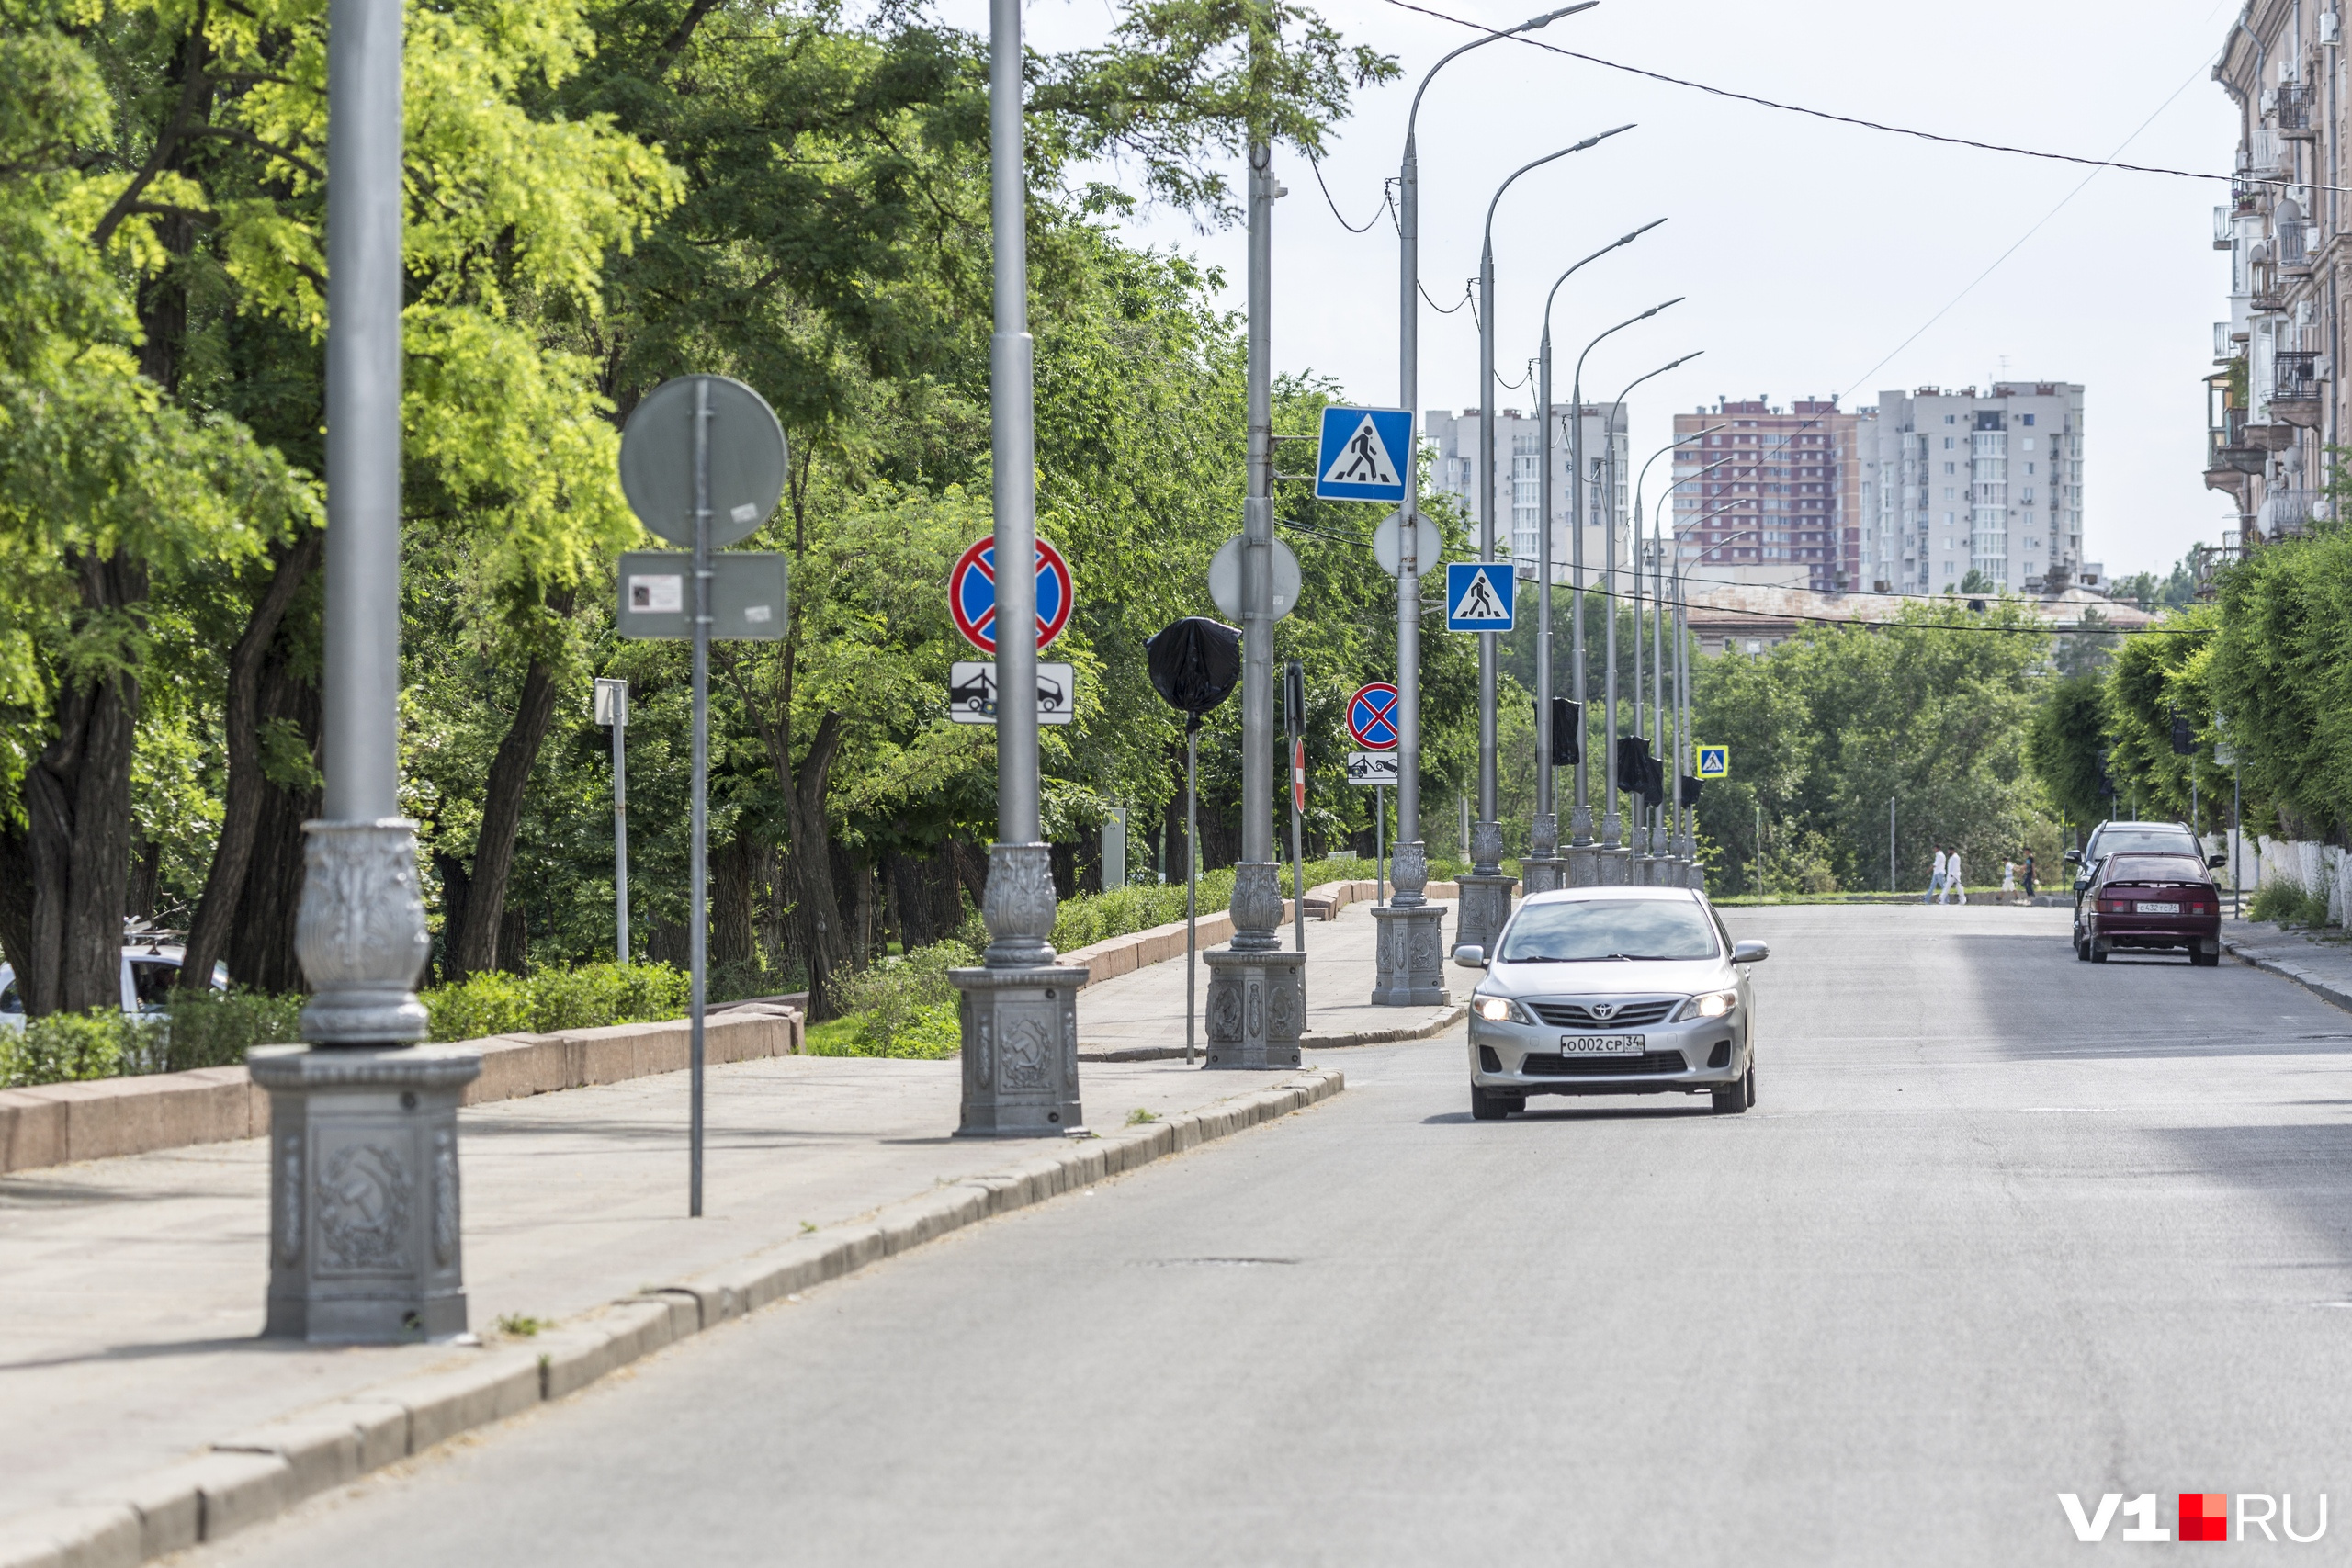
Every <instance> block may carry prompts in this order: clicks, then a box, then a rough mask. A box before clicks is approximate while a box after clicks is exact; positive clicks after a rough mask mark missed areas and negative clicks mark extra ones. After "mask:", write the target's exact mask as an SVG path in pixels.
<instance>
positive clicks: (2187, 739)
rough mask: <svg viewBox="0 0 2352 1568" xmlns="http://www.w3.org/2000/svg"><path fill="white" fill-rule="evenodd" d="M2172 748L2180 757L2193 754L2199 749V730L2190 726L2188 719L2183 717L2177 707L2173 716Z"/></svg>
mask: <svg viewBox="0 0 2352 1568" xmlns="http://www.w3.org/2000/svg"><path fill="white" fill-rule="evenodd" d="M2172 749H2173V754H2174V755H2175V756H2178V757H2188V756H2193V755H2195V754H2196V751H2197V732H2196V731H2195V730H2194V729H2192V728H2189V723H2188V719H2186V718H2184V717H2182V716H2181V715H2180V713H2179V711H2178V710H2177V709H2176V710H2174V713H2173V716H2172Z"/></svg>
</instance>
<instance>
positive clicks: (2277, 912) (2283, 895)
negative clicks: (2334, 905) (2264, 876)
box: [2246, 879, 2327, 926]
mask: <svg viewBox="0 0 2352 1568" xmlns="http://www.w3.org/2000/svg"><path fill="white" fill-rule="evenodd" d="M2246 918H2247V919H2253V920H2276V921H2277V922H2278V923H2279V924H2280V925H2287V926H2324V925H2325V924H2327V895H2326V894H2324V893H2306V892H2304V891H2303V890H2302V889H2301V887H2298V886H2295V885H2294V884H2293V883H2291V882H2288V881H2285V880H2284V879H2281V880H2278V881H2274V882H2266V883H2264V884H2263V885H2262V886H2260V887H2257V888H2256V889H2255V892H2254V902H2253V904H2252V905H2251V906H2250V907H2249V908H2247V910H2246Z"/></svg>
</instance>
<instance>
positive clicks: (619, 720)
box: [594, 675, 629, 964]
mask: <svg viewBox="0 0 2352 1568" xmlns="http://www.w3.org/2000/svg"><path fill="white" fill-rule="evenodd" d="M594 711H595V715H596V722H597V723H598V724H601V725H605V726H607V727H609V728H611V730H612V732H613V957H614V960H615V961H616V963H620V964H627V963H628V945H629V944H628V681H626V680H624V679H622V678H620V677H618V676H612V675H599V676H598V677H596V706H595V710H594Z"/></svg>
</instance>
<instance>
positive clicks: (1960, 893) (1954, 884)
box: [1943, 850, 1968, 904]
mask: <svg viewBox="0 0 2352 1568" xmlns="http://www.w3.org/2000/svg"><path fill="white" fill-rule="evenodd" d="M1943 901H1944V902H1945V903H1954V902H1957V903H1962V904H1965V903H1967V902H1968V889H1967V888H1965V887H1962V886H1961V885H1960V852H1959V851H1958V850H1954V851H1952V852H1951V854H1950V855H1949V856H1948V857H1946V858H1945V861H1944V897H1943Z"/></svg>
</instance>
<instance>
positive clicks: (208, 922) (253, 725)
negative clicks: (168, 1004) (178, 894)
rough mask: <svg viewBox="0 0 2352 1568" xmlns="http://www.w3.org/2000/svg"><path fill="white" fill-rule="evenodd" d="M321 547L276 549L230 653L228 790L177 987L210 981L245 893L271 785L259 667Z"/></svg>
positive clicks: (304, 540) (305, 538)
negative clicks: (264, 755)
mask: <svg viewBox="0 0 2352 1568" xmlns="http://www.w3.org/2000/svg"><path fill="white" fill-rule="evenodd" d="M325 541H326V532H325V530H324V529H321V528H311V529H308V530H306V531H305V532H304V533H303V535H302V536H301V537H300V538H299V539H296V540H295V541H294V542H293V543H292V544H290V545H288V546H286V547H283V548H282V549H280V550H279V551H278V553H277V570H276V571H275V572H273V573H271V575H270V580H269V586H268V587H267V588H266V589H264V590H263V591H262V595H261V598H260V599H259V600H258V601H257V602H256V603H255V604H254V609H253V614H252V615H251V616H249V617H248V618H247V620H246V622H245V630H244V635H243V636H242V637H238V638H237V644H236V646H235V647H234V648H232V649H230V650H229V682H228V693H227V701H226V703H225V704H224V710H225V711H224V712H223V715H222V719H221V728H222V730H223V731H224V735H225V739H226V740H227V747H226V750H227V751H228V757H229V777H228V785H227V789H226V792H225V799H224V801H223V803H222V810H221V814H220V841H219V843H218V844H217V846H216V847H215V848H214V849H213V852H212V868H211V870H210V871H209V872H208V873H207V874H205V878H204V895H203V897H201V898H199V899H198V901H197V906H196V918H195V919H192V920H190V921H189V922H188V930H187V960H186V961H185V962H184V963H183V964H181V965H180V984H182V985H185V986H192V987H202V986H203V985H204V984H205V983H206V982H205V981H204V980H203V979H202V978H200V976H209V975H210V974H211V973H212V965H213V963H214V961H215V960H217V959H218V958H220V955H221V954H222V953H226V952H227V951H228V949H229V932H230V930H231V928H232V926H233V925H234V924H235V922H236V919H237V907H238V904H239V902H240V899H241V896H242V895H243V892H244V888H245V868H246V867H247V866H248V865H249V864H251V863H252V861H253V853H254V834H255V833H256V832H257V831H258V830H259V829H260V826H261V808H262V792H263V791H264V790H265V789H266V788H267V787H268V784H269V781H268V780H267V779H266V778H265V777H263V776H262V771H261V671H262V661H263V660H264V658H265V657H266V655H267V654H268V652H269V650H270V646H271V644H272V643H274V642H275V641H276V640H277V628H278V626H280V624H282V623H283V622H284V621H285V619H286V611H287V607H288V605H290V604H293V603H294V595H295V593H296V592H298V591H299V590H300V588H301V586H302V580H303V579H304V578H306V577H308V576H309V575H310V574H311V568H312V567H314V566H316V565H317V564H318V559H319V552H320V551H321V550H322V548H323V547H325Z"/></svg>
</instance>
